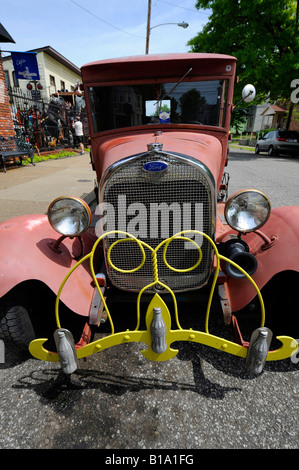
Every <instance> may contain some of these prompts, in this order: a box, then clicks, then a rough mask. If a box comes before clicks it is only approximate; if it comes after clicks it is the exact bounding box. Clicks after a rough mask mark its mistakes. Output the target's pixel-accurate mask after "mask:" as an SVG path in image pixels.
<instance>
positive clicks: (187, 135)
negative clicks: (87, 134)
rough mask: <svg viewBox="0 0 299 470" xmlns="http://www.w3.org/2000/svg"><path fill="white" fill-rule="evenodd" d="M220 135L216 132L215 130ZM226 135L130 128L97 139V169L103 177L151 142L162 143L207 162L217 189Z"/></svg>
mask: <svg viewBox="0 0 299 470" xmlns="http://www.w3.org/2000/svg"><path fill="white" fill-rule="evenodd" d="M215 134H216V133H215ZM225 139H226V136H225V134H224V133H220V132H219V133H218V136H217V137H216V136H215V135H210V134H204V133H199V132H198V131H197V132H194V131H192V130H184V131H182V130H169V131H167V132H165V131H163V132H162V133H161V134H159V135H157V133H156V132H155V131H154V132H153V131H152V130H150V131H147V130H145V131H142V132H141V131H140V130H139V131H138V133H137V132H136V133H134V132H132V130H131V131H130V133H125V132H123V133H116V134H112V135H111V134H109V136H107V137H104V138H103V137H102V138H101V139H99V140H97V139H96V141H95V142H94V145H93V156H94V162H95V169H96V172H97V175H98V179H99V180H100V179H101V177H102V175H103V174H104V173H105V171H106V170H107V168H109V167H110V166H111V165H113V164H114V163H116V162H117V161H119V160H121V159H123V158H126V157H129V156H131V155H136V154H139V153H143V152H147V150H148V148H147V145H148V144H152V143H161V144H163V148H162V150H163V151H165V152H176V153H179V154H183V155H187V156H190V157H193V158H194V159H196V160H198V161H200V162H201V163H203V164H204V165H206V166H207V167H208V168H209V170H210V172H211V173H212V175H213V176H214V179H215V183H216V187H217V189H218V188H219V185H220V183H221V178H222V173H223V167H224V164H225V155H223V152H224V150H223V149H224V148H225V143H226V142H224V141H225Z"/></svg>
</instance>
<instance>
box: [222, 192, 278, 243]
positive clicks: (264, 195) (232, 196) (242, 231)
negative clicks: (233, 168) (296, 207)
mask: <svg viewBox="0 0 299 470" xmlns="http://www.w3.org/2000/svg"><path fill="white" fill-rule="evenodd" d="M242 193H256V194H260V195H262V196H263V197H264V198H265V200H266V201H267V203H268V205H269V210H268V214H267V217H266V218H265V219H264V220H263V221H262V222H261V223H260V224H259V225H257V226H255V227H254V228H252V229H245V230H240V229H239V228H236V227H234V226H233V225H231V223H230V221H229V218H228V216H227V211H228V209H229V206H230V203H231V202H232V200H233V199H235V198H236V197H238V196H240V194H242ZM271 211H272V206H271V201H270V199H269V197H268V196H267V195H266V194H265V193H264V192H263V191H261V190H259V189H252V188H247V189H240V190H239V191H236V192H235V193H234V194H232V195H231V196H230V197H229V198H228V200H227V201H226V203H225V207H224V217H225V220H226V222H227V224H228V225H229V226H230V227H231V228H232V229H233V230H235V231H236V232H238V233H242V234H246V233H252V232H255V231H257V230H259V229H260V228H261V227H263V226H264V225H265V224H266V222H267V221H268V220H269V218H270V215H271Z"/></svg>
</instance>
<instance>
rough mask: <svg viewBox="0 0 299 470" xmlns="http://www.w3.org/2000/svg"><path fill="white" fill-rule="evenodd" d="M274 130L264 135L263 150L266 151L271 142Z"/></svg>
mask: <svg viewBox="0 0 299 470" xmlns="http://www.w3.org/2000/svg"><path fill="white" fill-rule="evenodd" d="M273 136H274V132H269V133H268V134H267V135H266V140H265V143H266V144H265V152H268V150H269V147H270V145H271V144H272V140H273Z"/></svg>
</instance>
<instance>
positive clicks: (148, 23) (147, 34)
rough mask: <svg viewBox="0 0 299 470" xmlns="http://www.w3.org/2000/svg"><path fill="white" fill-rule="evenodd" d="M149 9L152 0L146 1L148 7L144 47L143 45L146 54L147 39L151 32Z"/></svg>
mask: <svg viewBox="0 0 299 470" xmlns="http://www.w3.org/2000/svg"><path fill="white" fill-rule="evenodd" d="M151 9H152V0H148V7H147V27H146V45H145V53H146V54H148V48H149V37H150V32H151Z"/></svg>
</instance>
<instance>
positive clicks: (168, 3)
mask: <svg viewBox="0 0 299 470" xmlns="http://www.w3.org/2000/svg"><path fill="white" fill-rule="evenodd" d="M157 1H158V2H161V3H167V5H171V6H173V7H177V8H181V9H182V10H188V11H192V12H193V13H197V11H198V10H197V11H196V10H192V9H191V8H186V7H181V6H180V5H175V4H174V3H170V2H166V1H165V0H157ZM198 13H202V14H203V15H208V16H209V15H210V13H206V12H204V11H200V12H199V11H198Z"/></svg>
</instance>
